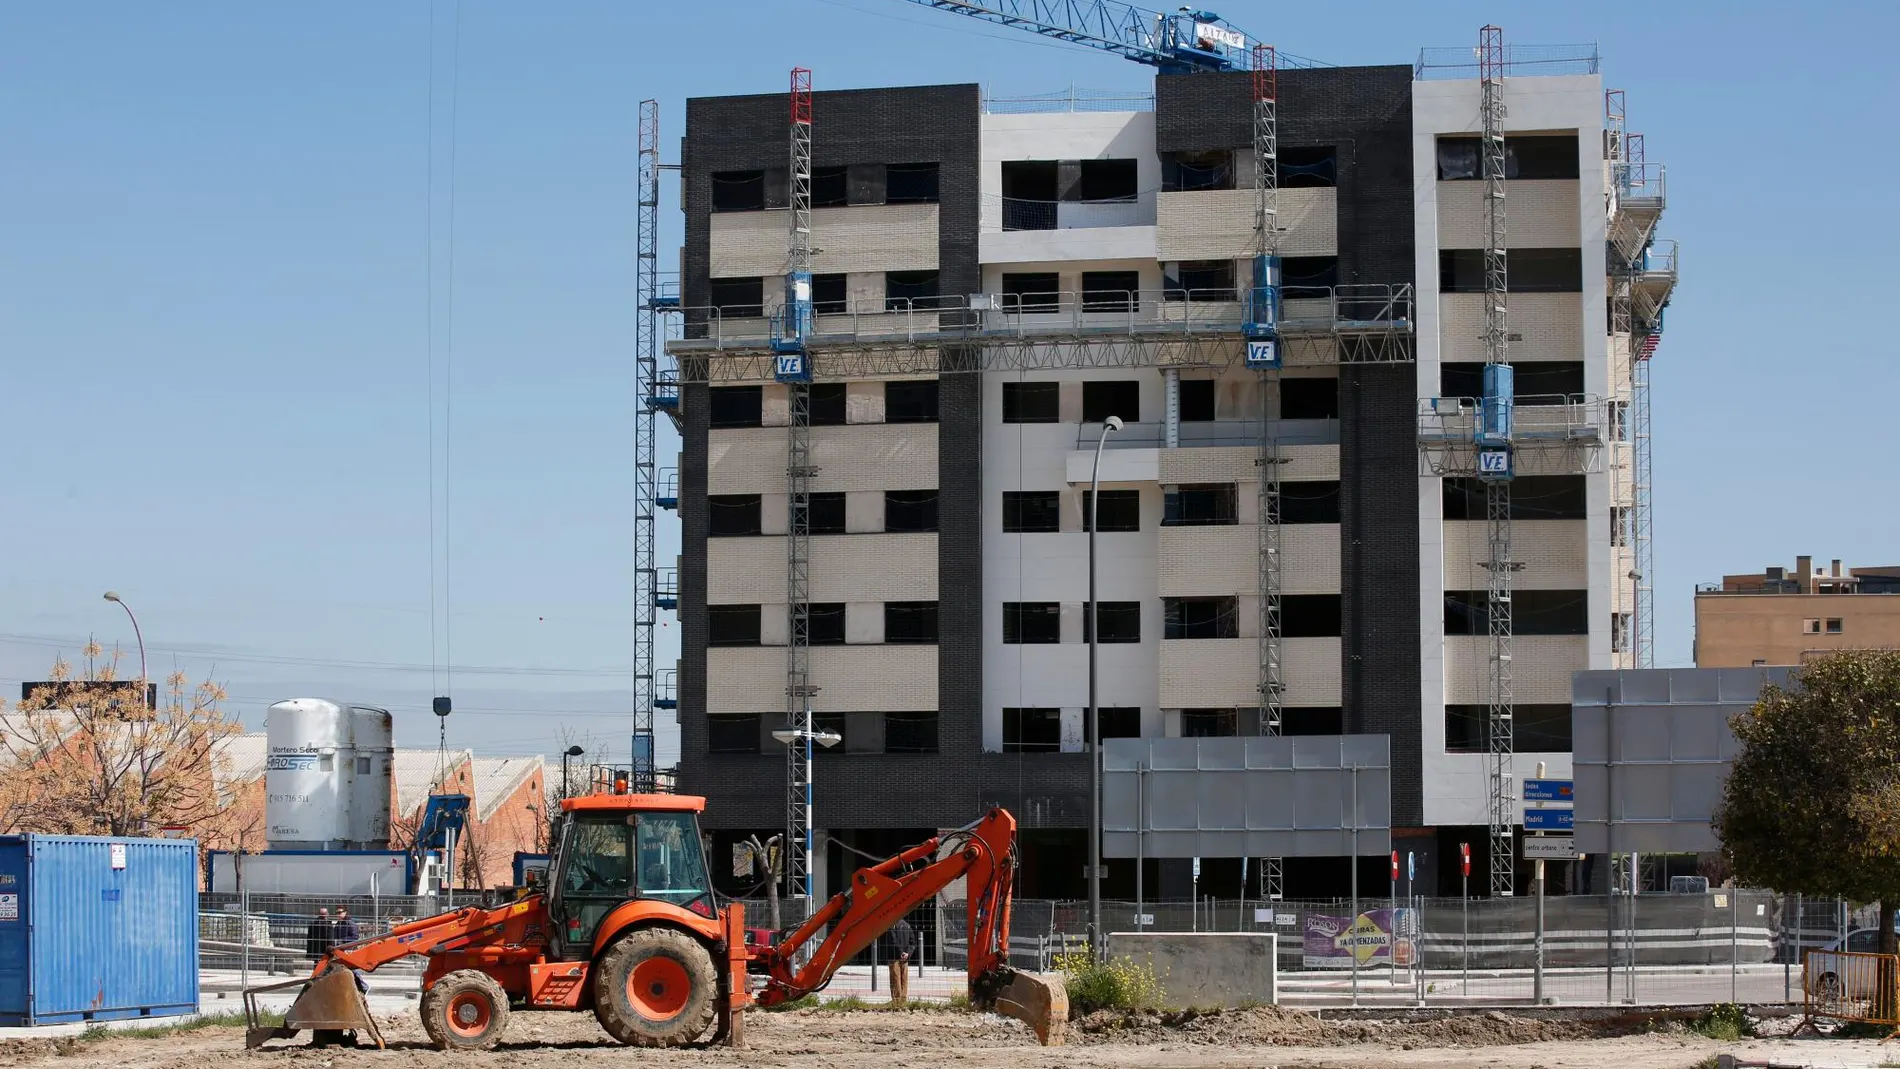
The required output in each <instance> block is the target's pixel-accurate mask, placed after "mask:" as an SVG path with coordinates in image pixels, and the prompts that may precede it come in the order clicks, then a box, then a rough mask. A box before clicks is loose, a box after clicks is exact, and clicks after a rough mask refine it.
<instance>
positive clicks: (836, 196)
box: [811, 167, 851, 208]
mask: <svg viewBox="0 0 1900 1069" xmlns="http://www.w3.org/2000/svg"><path fill="white" fill-rule="evenodd" d="M849 203H851V168H849V167H814V168H812V170H811V206H812V207H814V208H842V207H844V206H845V205H847V204H849Z"/></svg>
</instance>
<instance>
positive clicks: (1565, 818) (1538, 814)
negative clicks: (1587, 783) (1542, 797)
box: [1524, 809, 1577, 857]
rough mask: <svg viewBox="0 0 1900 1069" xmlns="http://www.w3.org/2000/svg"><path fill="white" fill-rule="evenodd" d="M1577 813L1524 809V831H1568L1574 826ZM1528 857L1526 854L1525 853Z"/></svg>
mask: <svg viewBox="0 0 1900 1069" xmlns="http://www.w3.org/2000/svg"><path fill="white" fill-rule="evenodd" d="M1576 820H1577V811H1576V810H1574V809H1526V810H1525V811H1524V830H1525V831H1564V832H1567V831H1570V830H1571V829H1572V828H1574V827H1575V826H1576ZM1524 856H1526V857H1529V856H1530V854H1529V853H1528V852H1526V853H1525V855H1524Z"/></svg>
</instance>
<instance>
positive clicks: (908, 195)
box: [884, 163, 937, 204]
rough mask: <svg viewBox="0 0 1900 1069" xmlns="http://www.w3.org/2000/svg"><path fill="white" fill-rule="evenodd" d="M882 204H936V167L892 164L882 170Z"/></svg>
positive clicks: (921, 164)
mask: <svg viewBox="0 0 1900 1069" xmlns="http://www.w3.org/2000/svg"><path fill="white" fill-rule="evenodd" d="M884 203H886V204H935V203H937V165H936V164H934V163H893V164H891V165H890V166H888V167H886V168H884Z"/></svg>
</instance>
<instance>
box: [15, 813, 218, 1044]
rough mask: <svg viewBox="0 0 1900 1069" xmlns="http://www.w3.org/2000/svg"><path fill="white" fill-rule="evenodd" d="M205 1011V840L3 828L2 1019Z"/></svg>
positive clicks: (21, 1021) (23, 1021) (31, 1021)
mask: <svg viewBox="0 0 1900 1069" xmlns="http://www.w3.org/2000/svg"><path fill="white" fill-rule="evenodd" d="M197 1010H198V844H197V842H196V841H194V840H191V839H119V838H110V839H108V838H95V837H92V836H80V835H5V836H0V1025H7V1026H19V1025H40V1024H57V1023H60V1022H64V1021H107V1020H116V1019H119V1018H125V1017H159V1016H166V1015H172V1014H182V1013H195V1012H197Z"/></svg>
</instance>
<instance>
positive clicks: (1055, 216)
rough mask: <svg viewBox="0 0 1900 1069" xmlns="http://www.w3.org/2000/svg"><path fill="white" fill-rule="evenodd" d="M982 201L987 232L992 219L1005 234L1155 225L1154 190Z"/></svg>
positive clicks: (986, 199) (991, 227) (998, 198)
mask: <svg viewBox="0 0 1900 1069" xmlns="http://www.w3.org/2000/svg"><path fill="white" fill-rule="evenodd" d="M983 200H984V205H983V207H984V212H983V214H984V217H985V220H986V226H985V229H990V230H993V229H994V227H995V226H996V223H995V222H994V220H998V219H1000V220H1001V223H1002V229H1003V230H1004V231H1006V232H1007V231H1017V230H1077V229H1081V228H1084V227H1113V226H1153V225H1155V205H1156V201H1155V193H1154V191H1153V190H1147V191H1145V192H1140V193H1131V194H1129V195H1128V196H1125V197H1103V198H1099V199H1095V200H1043V199H1032V198H1027V197H999V196H989V195H986V196H985V197H984V198H983Z"/></svg>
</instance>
